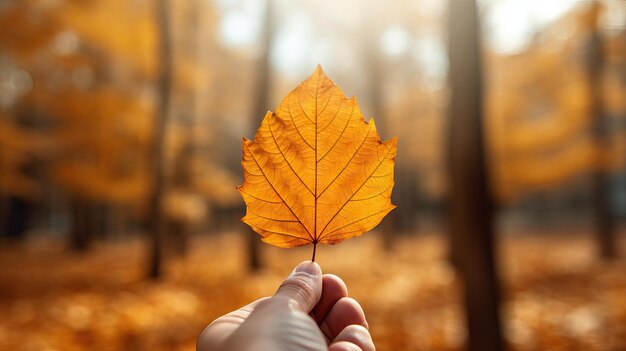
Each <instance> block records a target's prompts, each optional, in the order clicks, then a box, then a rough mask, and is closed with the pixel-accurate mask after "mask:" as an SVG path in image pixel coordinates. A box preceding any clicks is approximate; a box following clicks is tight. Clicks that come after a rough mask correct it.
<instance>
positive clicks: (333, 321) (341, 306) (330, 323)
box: [320, 297, 368, 341]
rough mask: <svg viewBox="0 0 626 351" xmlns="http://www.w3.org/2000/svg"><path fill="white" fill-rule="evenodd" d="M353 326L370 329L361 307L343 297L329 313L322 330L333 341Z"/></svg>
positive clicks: (321, 325)
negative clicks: (348, 327)
mask: <svg viewBox="0 0 626 351" xmlns="http://www.w3.org/2000/svg"><path fill="white" fill-rule="evenodd" d="M352 324H354V325H360V326H362V327H364V328H368V325H367V321H366V320H365V313H364V312H363V309H362V308H361V305H359V303H358V302H356V301H355V300H354V299H352V298H350V297H343V298H341V299H339V301H337V303H335V305H334V306H333V307H332V309H331V310H330V312H328V316H326V318H325V319H324V321H322V324H320V329H321V330H322V332H323V333H324V335H326V337H327V338H328V340H329V341H333V340H335V338H336V337H337V335H338V334H339V333H340V332H341V331H342V330H344V329H345V328H346V327H347V326H349V325H352Z"/></svg>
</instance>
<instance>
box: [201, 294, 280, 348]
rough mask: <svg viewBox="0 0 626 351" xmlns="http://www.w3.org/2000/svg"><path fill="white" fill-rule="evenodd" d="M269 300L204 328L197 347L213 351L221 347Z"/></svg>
mask: <svg viewBox="0 0 626 351" xmlns="http://www.w3.org/2000/svg"><path fill="white" fill-rule="evenodd" d="M267 299H269V297H264V298H261V299H258V300H256V301H253V302H251V303H249V304H247V305H245V306H243V307H241V308H239V309H237V310H235V311H233V312H230V313H227V314H225V315H223V316H221V317H219V318H217V319H216V320H214V321H213V322H212V323H211V324H209V325H208V326H207V327H206V328H204V330H203V331H202V333H201V334H200V336H199V337H198V341H197V346H196V347H197V349H198V350H211V349H214V348H215V346H216V345H220V344H221V343H222V342H224V340H226V339H227V338H228V337H230V335H231V334H232V333H233V332H234V331H235V330H237V328H238V327H239V326H240V325H241V323H243V322H244V321H245V320H246V318H248V316H250V313H252V311H254V309H255V307H256V306H257V305H258V304H259V303H260V302H262V301H265V300H267Z"/></svg>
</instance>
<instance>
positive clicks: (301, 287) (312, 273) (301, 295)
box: [273, 261, 322, 313]
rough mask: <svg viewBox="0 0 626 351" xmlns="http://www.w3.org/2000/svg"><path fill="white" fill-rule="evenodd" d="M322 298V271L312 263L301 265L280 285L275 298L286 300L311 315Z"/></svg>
mask: <svg viewBox="0 0 626 351" xmlns="http://www.w3.org/2000/svg"><path fill="white" fill-rule="evenodd" d="M321 296H322V269H321V268H320V266H319V265H318V264H317V263H315V262H311V261H305V262H302V263H300V264H299V265H298V266H297V267H296V268H295V269H294V271H293V272H292V273H291V275H290V276H289V277H288V278H287V279H285V281H284V282H283V283H282V284H281V285H280V287H279V288H278V291H276V294H274V297H273V298H278V299H280V298H284V299H288V300H290V302H292V306H294V307H295V308H296V309H298V310H300V311H302V312H304V313H309V312H311V310H312V309H313V307H315V305H317V303H318V301H319V300H320V297H321Z"/></svg>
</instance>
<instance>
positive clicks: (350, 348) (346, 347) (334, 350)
mask: <svg viewBox="0 0 626 351" xmlns="http://www.w3.org/2000/svg"><path fill="white" fill-rule="evenodd" d="M328 351H363V350H361V348H360V347H358V346H356V345H355V344H353V343H351V342H347V341H339V342H336V343H333V344H332V345H330V346H328Z"/></svg>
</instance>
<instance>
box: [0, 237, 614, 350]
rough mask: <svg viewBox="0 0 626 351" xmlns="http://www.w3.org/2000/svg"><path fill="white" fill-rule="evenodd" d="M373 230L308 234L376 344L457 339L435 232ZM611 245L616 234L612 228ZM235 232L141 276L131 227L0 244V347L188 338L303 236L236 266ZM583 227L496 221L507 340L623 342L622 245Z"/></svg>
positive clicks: (276, 276) (413, 345)
mask: <svg viewBox="0 0 626 351" xmlns="http://www.w3.org/2000/svg"><path fill="white" fill-rule="evenodd" d="M379 239H380V233H375V232H373V233H369V234H367V235H365V236H363V237H361V238H356V239H352V240H349V241H346V242H345V243H342V244H340V245H337V246H332V247H330V246H322V247H320V248H318V256H317V261H318V262H319V263H320V265H321V266H322V269H323V270H324V272H325V273H334V274H337V275H339V276H340V277H342V278H343V279H344V280H345V281H346V283H347V285H348V287H349V289H350V295H351V296H353V297H355V298H356V299H357V300H358V301H360V302H361V304H362V305H363V307H364V309H365V312H366V314H367V317H368V321H369V324H370V327H371V332H372V334H373V337H374V340H375V342H376V343H377V349H378V350H380V351H385V350H462V349H463V347H462V345H463V342H464V339H465V337H466V331H465V328H464V325H463V318H462V312H461V307H460V306H461V305H460V293H459V284H458V281H457V279H456V278H455V274H454V271H453V270H452V268H451V266H450V265H449V263H448V261H447V260H446V252H447V251H446V247H445V241H444V238H443V237H442V236H438V235H421V236H416V237H403V238H399V239H398V240H397V241H396V243H395V245H394V249H393V250H392V251H384V250H382V249H381V248H382V241H381V240H379ZM620 239H621V242H620V245H621V248H620V250H621V253H622V257H623V256H624V255H625V250H624V248H626V245H625V244H626V240H625V239H626V238H624V237H622V238H620ZM245 247H246V241H245V239H244V237H243V235H241V234H236V233H222V234H220V235H213V236H202V237H198V238H195V239H194V240H193V242H192V245H191V248H190V251H189V253H188V255H187V257H186V258H184V259H182V258H177V257H174V256H171V255H170V257H168V259H167V264H166V276H165V278H163V279H161V280H160V281H157V282H151V281H146V280H145V279H144V276H145V267H146V254H145V253H146V247H145V242H143V241H140V240H136V239H134V240H127V241H119V240H118V241H116V242H108V243H101V244H97V245H96V246H95V247H94V248H93V249H92V250H90V251H89V252H87V253H83V254H76V253H70V252H68V251H67V250H65V247H64V246H63V243H61V242H59V241H55V240H52V239H45V240H44V239H36V238H35V239H34V240H29V241H28V242H26V243H22V244H15V245H10V246H6V245H3V246H2V247H0V349H1V350H38V351H39V350H67V351H72V350H193V349H194V345H195V340H196V338H197V336H198V335H199V333H200V332H201V331H202V329H203V328H204V327H205V326H206V325H207V324H208V323H209V322H210V321H211V320H213V319H214V318H216V317H217V316H219V315H221V314H223V313H226V312H228V311H230V310H233V309H235V308H237V307H240V306H241V305H243V304H245V303H247V302H249V301H251V300H254V299H257V298H259V297H262V296H266V295H271V294H272V293H273V292H274V291H275V289H276V287H277V286H278V285H279V283H280V282H281V281H282V279H283V278H284V277H285V276H287V275H288V274H289V272H290V271H291V270H292V269H293V267H294V266H295V265H296V264H297V263H299V262H300V261H302V260H305V259H308V258H309V257H310V253H311V252H310V251H311V248H310V247H305V248H296V249H291V250H284V249H276V248H273V247H269V246H267V245H263V250H262V256H263V262H264V268H263V269H261V270H260V271H259V272H257V273H253V274H252V273H249V272H248V270H247V269H246V256H245ZM593 248H594V247H593V242H592V241H591V237H590V236H587V235H582V234H572V235H568V236H566V235H564V234H558V235H554V234H550V235H548V234H546V235H538V234H535V235H507V236H505V237H503V238H501V240H500V242H499V261H500V263H501V265H500V275H501V276H502V277H503V290H504V298H505V299H504V303H503V312H502V317H503V320H504V322H505V330H504V335H505V337H506V340H507V343H508V344H509V346H510V349H512V350H614V351H619V350H626V259H624V258H620V259H617V260H615V261H613V262H610V263H607V262H601V261H600V260H598V259H596V257H595V254H594V252H595V251H594V249H593Z"/></svg>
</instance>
